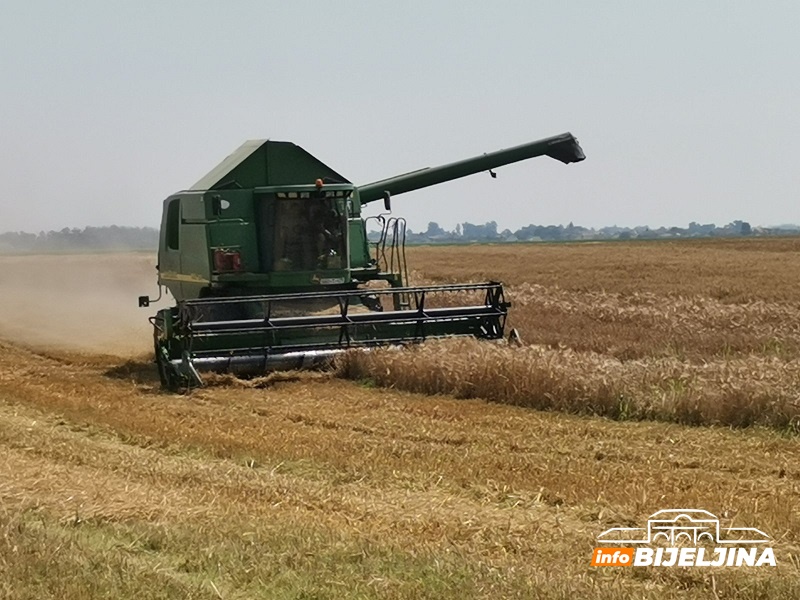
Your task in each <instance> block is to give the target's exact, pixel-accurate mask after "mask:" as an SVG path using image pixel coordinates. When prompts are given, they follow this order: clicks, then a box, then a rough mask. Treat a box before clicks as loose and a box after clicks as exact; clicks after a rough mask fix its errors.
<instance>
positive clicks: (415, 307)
mask: <svg viewBox="0 0 800 600" xmlns="http://www.w3.org/2000/svg"><path fill="white" fill-rule="evenodd" d="M370 294H374V296H375V299H376V300H377V301H379V302H380V300H381V299H385V300H386V301H387V302H388V303H389V304H390V305H391V304H394V297H395V296H398V295H404V296H405V297H408V298H411V299H412V308H411V309H408V310H387V311H369V312H356V311H354V310H352V309H353V307H356V308H357V307H359V306H360V305H361V303H362V297H363V295H364V291H363V290H351V291H341V292H320V293H314V294H304V293H301V294H271V295H264V296H250V297H241V298H214V299H198V300H184V301H182V302H179V303H178V305H177V306H176V307H174V308H172V309H168V310H167V311H161V312H159V315H158V316H157V317H155V318H154V325H155V331H156V334H155V335H156V338H155V346H156V348H155V350H156V362H157V364H158V369H159V375H160V377H161V382H162V384H163V385H164V386H165V387H167V388H170V389H181V388H187V387H193V386H200V385H202V383H203V380H202V377H201V373H203V372H215V373H233V374H236V375H245V376H246V375H257V374H261V373H265V372H268V371H274V370H290V369H308V368H315V367H319V366H323V365H325V364H327V363H328V362H330V360H331V358H332V357H333V356H335V355H336V354H338V353H340V352H343V351H345V350H348V349H351V348H372V347H376V346H386V345H398V346H400V345H405V344H411V343H417V342H422V341H425V340H427V339H432V338H441V337H453V336H472V337H476V338H481V339H487V340H496V339H501V338H502V337H503V333H504V328H505V321H506V316H507V313H508V307H509V306H510V303H508V302H506V300H505V298H504V295H503V286H502V285H501V284H500V283H497V282H488V283H480V284H464V285H439V286H424V287H405V288H390V289H382V290H370ZM459 295H471V296H472V298H477V297H481V298H482V302H474V303H473V304H472V305H467V306H448V301H447V300H446V299H447V298H450V299H451V300H452V298H454V297H457V296H459ZM431 297H436V300H437V302H436V304H437V305H438V306H430V305H429V299H430V298H431ZM442 299H444V302H442ZM319 300H328V301H331V302H333V303H334V306H336V307H337V308H336V310H335V311H334V312H330V313H327V314H317V315H304V316H277V317H276V316H273V314H274V312H273V311H274V310H275V307H276V306H285V305H286V304H287V303H289V304H294V303H298V304H302V303H303V302H306V301H319Z"/></svg>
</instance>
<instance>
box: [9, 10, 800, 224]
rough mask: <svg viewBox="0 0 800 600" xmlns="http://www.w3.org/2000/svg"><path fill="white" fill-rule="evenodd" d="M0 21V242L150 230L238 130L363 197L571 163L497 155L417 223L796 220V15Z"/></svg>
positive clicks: (424, 210) (19, 15) (337, 13)
mask: <svg viewBox="0 0 800 600" xmlns="http://www.w3.org/2000/svg"><path fill="white" fill-rule="evenodd" d="M0 15H2V18H0V81H2V88H0V89H1V91H0V152H1V153H2V154H1V155H0V177H1V178H2V181H3V182H4V188H5V190H4V195H5V201H3V202H2V204H0V231H18V230H22V231H32V232H37V231H40V230H49V229H61V228H64V227H85V226H103V225H112V224H116V225H128V226H158V224H159V222H160V215H161V204H162V201H163V199H164V198H166V197H167V196H168V195H170V194H172V193H174V192H176V191H179V190H181V189H185V188H187V187H189V186H191V185H192V184H193V183H194V182H195V181H197V180H198V179H200V178H201V177H202V176H203V175H204V174H205V173H206V172H207V171H209V170H210V169H211V168H212V167H213V166H215V165H216V164H217V163H218V162H219V161H220V160H222V159H223V158H224V157H225V156H227V155H228V154H229V153H230V152H232V151H233V150H234V149H235V148H237V147H238V146H239V145H240V144H241V143H242V142H243V141H244V140H247V139H253V138H271V139H276V140H288V141H292V142H295V143H296V144H299V145H300V146H302V147H303V148H305V149H306V150H308V151H309V152H311V153H312V154H314V155H315V156H317V157H318V158H320V159H321V160H322V161H324V162H325V163H327V164H329V165H330V166H331V167H333V168H334V169H335V170H336V171H338V172H339V173H341V174H342V175H344V176H345V177H347V178H349V179H350V180H351V181H353V182H354V183H356V184H365V183H369V182H372V181H376V180H379V179H383V178H386V177H390V176H392V175H396V174H400V173H404V172H407V171H411V170H414V169H417V168H421V167H426V166H435V165H439V164H444V163H448V162H452V161H456V160H460V159H463V158H468V157H471V156H474V155H478V154H483V153H484V152H490V151H493V150H498V149H500V148H505V147H509V146H514V145H518V144H521V143H524V142H528V141H533V140H537V139H541V138H545V137H549V136H551V135H556V134H559V133H562V132H566V131H570V132H572V133H573V134H574V135H575V136H576V137H577V138H578V140H579V141H580V143H581V146H582V147H583V149H584V151H585V153H586V156H587V158H586V160H585V161H583V162H581V163H578V164H572V165H564V164H562V163H560V162H558V161H555V160H551V159H549V158H536V159H532V160H529V161H524V162H521V163H517V164H514V165H509V166H506V167H502V168H500V169H497V175H498V177H497V178H496V179H492V178H491V177H489V176H488V174H477V175H473V176H470V177H468V178H465V179H462V180H459V181H454V182H450V183H447V184H442V185H439V186H435V187H431V188H428V189H425V190H419V191H417V192H413V193H409V194H406V195H402V196H396V197H395V198H393V209H394V213H395V214H396V215H398V216H404V217H406V218H407V219H408V223H409V227H410V228H411V229H413V230H415V231H419V230H424V229H426V228H427V224H428V222H430V221H435V222H437V223H439V224H440V225H441V226H443V227H445V228H446V229H452V228H454V227H455V225H456V223H462V222H465V221H468V222H471V223H485V222H488V221H496V222H497V223H498V227H499V229H500V230H502V229H505V228H510V229H512V230H514V229H517V228H519V227H521V226H523V225H527V224H530V223H535V224H545V225H549V224H567V223H569V222H574V223H575V224H580V225H584V226H589V227H601V226H607V225H618V226H636V225H648V226H651V227H655V226H661V225H666V226H674V225H678V226H685V225H687V224H688V223H689V222H690V221H697V222H700V223H710V222H714V223H716V224H717V225H724V224H725V223H728V222H731V221H733V220H735V219H740V220H744V221H748V222H750V223H751V224H753V225H776V224H781V223H800V207H798V202H797V200H798V195H799V194H800V169H798V168H797V167H796V164H795V161H796V157H797V156H798V155H800V41H799V38H798V34H797V32H798V31H800V3H797V2H769V1H767V2H764V1H760V2H755V1H753V2H736V1H732V0H731V1H726V2H701V1H697V0H695V1H682V0H673V1H670V2H663V1H659V2H655V1H647V0H642V1H638V2H634V1H631V2H618V1H613V0H608V1H604V2H596V1H595V2H588V1H575V2H570V3H566V2H564V3H561V2H543V1H538V0H527V1H518V2H514V1H503V0H497V1H495V2H492V3H488V2H477V1H470V0H428V1H427V2H422V1H413V0H408V1H405V2H380V1H375V0H372V1H366V0H364V1H360V0H359V1H349V0H341V1H340V2H335V3H334V2H325V1H321V0H320V1H312V0H307V1H303V0H295V1H292V2H285V1H281V2H277V1H273V0H261V1H250V0H229V1H228V2H209V1H205V0H195V1H173V0H161V1H159V2H156V1H149V0H137V1H135V2H134V1H132V0H130V1H126V2H122V1H114V0H104V1H97V0H83V1H82V2H62V1H58V2H56V1H52V2H45V1H41V0H25V1H20V0H2V3H1V4H0ZM376 204H380V203H376ZM372 212H377V207H376V210H374V211H372Z"/></svg>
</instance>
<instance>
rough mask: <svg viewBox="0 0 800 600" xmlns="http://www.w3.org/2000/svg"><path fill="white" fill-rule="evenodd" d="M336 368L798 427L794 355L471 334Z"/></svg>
mask: <svg viewBox="0 0 800 600" xmlns="http://www.w3.org/2000/svg"><path fill="white" fill-rule="evenodd" d="M337 368H338V373H339V375H340V376H342V377H345V378H349V379H356V380H367V381H370V382H372V383H373V384H375V385H379V386H383V387H391V388H396V389H401V390H406V391H411V392H420V393H425V394H450V395H454V396H456V397H459V398H482V399H485V400H488V401H492V402H500V403H505V404H512V405H516V406H524V407H529V408H534V409H539V410H559V411H565V412H570V413H577V414H593V415H600V416H606V417H610V418H613V419H653V420H660V421H671V422H678V423H684V424H693V425H725V426H733V427H747V426H752V425H763V426H769V427H774V428H779V429H792V430H796V429H800V399H798V392H797V390H799V389H800V360H790V361H786V360H781V359H779V358H777V357H765V356H749V357H742V358H731V359H719V360H712V361H709V362H705V363H689V362H685V361H681V360H679V359H677V358H670V357H666V358H645V359H637V360H627V361H621V360H618V359H616V358H613V357H609V356H604V355H599V354H596V353H591V352H576V351H573V350H569V349H564V348H561V349H553V348H545V347H541V346H526V347H521V348H517V347H512V346H509V345H505V344H490V343H482V342H479V341H477V340H473V339H458V340H437V341H430V342H428V343H426V344H423V345H420V346H417V347H411V348H405V349H402V350H400V349H380V350H375V351H372V352H352V353H347V354H345V355H344V356H342V357H341V358H340V360H339V361H338V367H337Z"/></svg>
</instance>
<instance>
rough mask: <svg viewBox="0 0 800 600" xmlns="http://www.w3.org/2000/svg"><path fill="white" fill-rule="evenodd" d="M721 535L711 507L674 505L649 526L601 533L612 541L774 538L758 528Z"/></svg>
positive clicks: (763, 540) (736, 541)
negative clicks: (675, 506) (679, 506)
mask: <svg viewBox="0 0 800 600" xmlns="http://www.w3.org/2000/svg"><path fill="white" fill-rule="evenodd" d="M724 531H725V535H722V536H721V535H720V527H719V519H718V518H717V517H715V516H714V515H712V514H711V513H710V512H708V511H707V510H698V509H696V508H671V509H667V510H660V511H658V512H657V513H653V514H652V515H650V518H649V519H648V520H647V527H646V528H644V527H612V528H611V529H606V530H605V531H604V532H603V533H601V534H600V535H598V536H597V541H598V542H605V543H608V544H657V543H659V542H665V543H667V544H669V545H670V546H675V545H678V544H681V543H685V544H691V545H697V544H703V543H708V544H738V545H741V544H764V543H766V542H769V541H770V537H769V536H768V535H767V534H766V533H764V532H763V531H761V530H760V529H756V528H755V527H728V528H727V529H725V530H724Z"/></svg>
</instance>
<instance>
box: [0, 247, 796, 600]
mask: <svg viewBox="0 0 800 600" xmlns="http://www.w3.org/2000/svg"><path fill="white" fill-rule="evenodd" d="M798 250H800V240H793V239H786V240H739V241H724V240H722V241H698V242H695V241H681V242H651V243H633V242H631V243H613V244H610V243H609V244H554V245H513V246H470V247H456V246H453V247H438V248H437V247H430V248H427V247H422V248H412V249H411V250H410V252H409V260H410V262H411V264H412V266H413V268H414V269H415V272H414V274H413V279H414V280H415V282H417V283H425V282H443V281H470V280H471V281H481V280H486V279H496V280H500V281H503V282H504V283H505V284H506V293H507V295H508V296H509V298H510V300H511V301H512V303H513V305H514V306H513V308H512V311H513V316H512V318H511V321H510V323H509V325H511V326H514V327H517V328H518V329H519V330H520V332H521V335H522V340H523V346H522V347H510V346H504V345H488V344H478V343H476V342H472V341H450V342H443V343H436V344H427V345H424V346H421V347H419V348H416V349H412V350H410V351H403V352H398V351H380V352H373V353H369V354H354V355H350V356H347V357H346V358H345V359H344V360H343V361H341V362H340V364H339V366H338V370H337V371H335V372H328V373H303V374H281V375H276V376H271V377H267V378H264V379H260V380H254V381H248V382H242V381H236V380H230V379H226V380H222V381H219V382H217V384H216V385H213V386H211V387H208V388H205V389H202V390H195V391H193V392H192V393H191V394H189V395H175V394H168V393H163V392H161V391H160V390H159V388H158V384H157V378H156V374H155V371H154V369H153V367H152V366H151V365H150V363H149V346H150V333H149V331H148V325H147V322H146V317H147V315H148V314H149V313H148V312H146V311H140V310H138V309H136V308H135V299H136V296H137V295H139V294H141V293H147V292H148V291H153V287H154V278H155V277H154V275H155V274H154V271H153V270H152V267H153V265H154V262H155V261H154V257H150V256H148V255H139V254H128V255H103V256H92V255H81V256H58V257H55V256H43V257H37V256H24V257H0V267H2V269H0V298H2V299H3V305H4V309H3V314H1V315H0V339H2V340H3V341H2V342H0V447H2V451H0V508H1V509H2V510H0V532H2V537H0V596H6V597H12V598H42V597H63V598H97V597H109V598H111V597H113V598H128V597H130V598H133V597H137V598H140V597H151V598H158V597H164V598H175V597H182V598H183V597H192V598H220V597H221V598H252V597H263V598H348V597H349V598H410V597H429V598H465V597H485V598H490V597H491V598H497V597H503V598H507V597H519V598H577V597H580V598H619V599H621V598H631V597H635V598H679V597H688V598H779V599H781V598H783V599H789V598H796V597H800V578H799V577H798V576H800V548H799V547H798V535H799V534H800V510H799V509H798V508H797V498H798V492H800V467H798V464H800V462H799V461H798V459H799V458H800V447H799V446H798V437H797V436H798V430H800V423H799V422H798V421H799V420H800V398H798V394H797V391H796V390H798V389H800V386H798V384H800V325H799V324H800V319H798V317H800V289H798V284H797V273H800V252H798ZM673 507H684V508H701V509H706V510H709V511H711V512H713V513H714V514H716V515H718V516H719V517H720V518H721V519H722V521H723V524H724V525H732V526H739V527H757V528H759V529H761V530H763V531H765V532H767V533H769V534H770V535H771V536H772V537H773V540H774V542H773V547H774V548H775V553H776V558H777V561H778V566H777V567H776V568H769V567H760V568H752V567H751V568H747V567H743V568H719V569H708V568H705V569H703V568H695V569H686V568H636V569H633V568H620V569H608V568H606V569H597V568H591V567H589V561H590V555H591V552H592V549H593V548H594V546H595V545H596V544H595V539H596V537H597V535H598V534H599V533H600V532H601V531H603V530H605V529H607V528H609V527H615V526H628V527H635V526H643V525H644V523H645V522H646V521H647V518H648V516H649V515H651V514H652V513H654V512H656V511H657V510H659V509H664V508H673Z"/></svg>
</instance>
